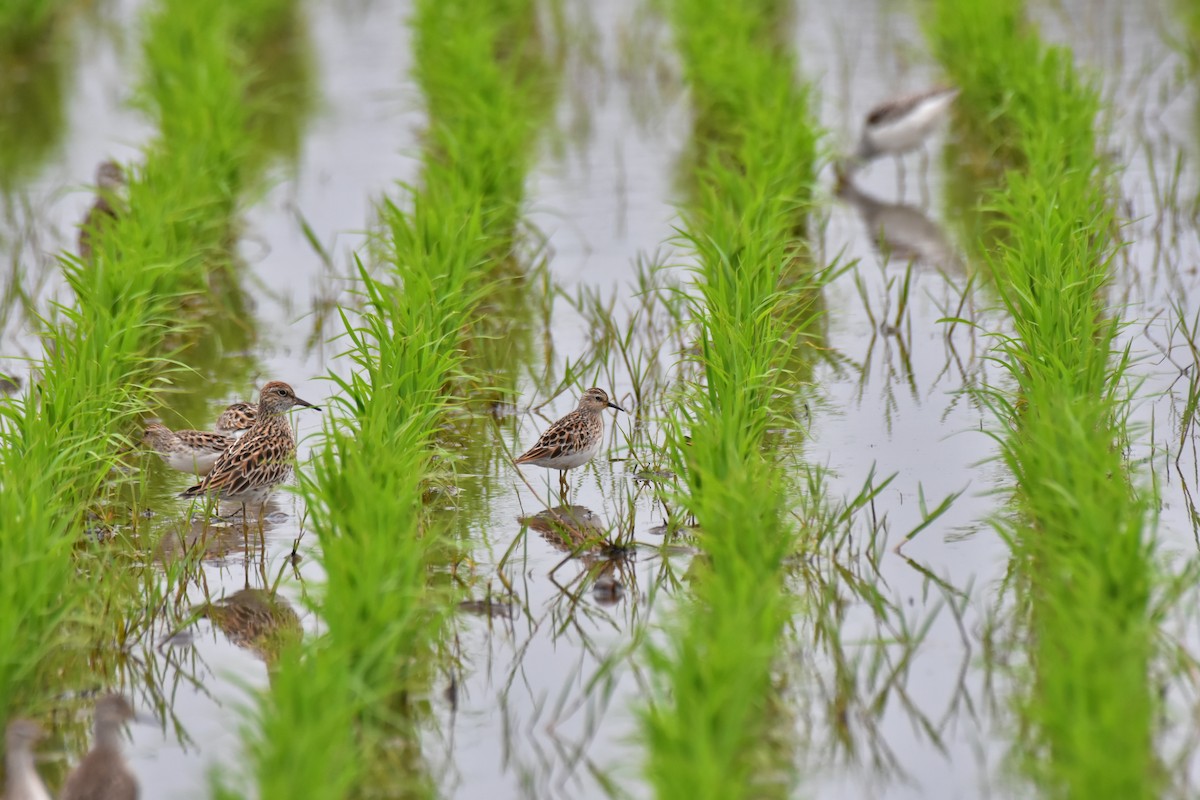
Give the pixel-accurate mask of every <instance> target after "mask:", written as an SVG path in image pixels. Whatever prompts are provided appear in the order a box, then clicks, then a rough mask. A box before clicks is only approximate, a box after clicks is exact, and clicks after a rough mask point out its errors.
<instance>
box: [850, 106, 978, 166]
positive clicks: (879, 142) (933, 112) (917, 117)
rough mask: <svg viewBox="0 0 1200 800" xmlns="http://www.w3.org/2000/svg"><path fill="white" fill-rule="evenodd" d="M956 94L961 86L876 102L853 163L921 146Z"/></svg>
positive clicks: (896, 153)
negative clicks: (878, 103) (876, 104)
mask: <svg viewBox="0 0 1200 800" xmlns="http://www.w3.org/2000/svg"><path fill="white" fill-rule="evenodd" d="M956 97H958V89H955V88H953V87H945V86H939V87H937V88H935V89H930V90H928V91H924V92H918V93H916V94H910V95H906V96H904V97H898V98H896V99H895V100H889V101H888V102H886V103H882V104H880V105H878V106H876V107H875V108H873V109H872V110H871V111H870V113H868V114H867V122H866V124H865V125H864V126H863V131H862V137H861V138H860V139H859V142H858V150H857V151H856V152H855V154H854V156H853V158H852V159H851V162H850V163H851V166H852V167H858V166H861V165H863V164H865V163H866V162H868V161H870V160H871V159H873V158H877V157H879V156H881V155H884V154H890V155H897V156H898V155H901V154H903V153H907V152H908V151H909V150H913V149H915V148H917V147H919V146H920V145H921V144H922V143H923V142H924V141H925V139H926V138H928V136H929V134H930V133H931V132H932V131H933V129H934V127H935V126H936V125H937V124H938V122H939V121H940V120H941V118H942V117H943V116H944V115H945V113H946V110H947V109H949V108H950V104H951V103H953V102H954V98H956Z"/></svg>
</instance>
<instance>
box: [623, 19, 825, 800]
mask: <svg viewBox="0 0 1200 800" xmlns="http://www.w3.org/2000/svg"><path fill="white" fill-rule="evenodd" d="M669 9H670V11H669V14H670V17H671V19H672V22H673V25H674V30H675V39H676V42H677V45H678V48H679V50H680V52H681V53H682V61H683V68H684V75H685V80H686V82H687V83H688V85H689V86H690V88H691V91H692V102H693V106H694V107H695V109H696V111H695V122H694V125H693V138H692V143H691V157H690V159H687V160H686V161H685V165H686V167H687V170H688V172H687V175H688V180H687V183H688V187H689V197H688V201H687V202H686V204H685V206H684V209H683V215H684V221H685V228H686V230H687V244H688V245H689V246H690V248H691V249H692V250H693V251H694V252H695V254H696V260H697V262H698V266H697V268H696V276H695V277H696V287H695V290H694V294H693V295H692V297H691V309H690V313H691V316H692V322H693V324H694V325H695V326H696V329H697V331H698V334H699V342H698V344H697V355H696V361H697V369H698V373H699V377H698V379H697V383H696V384H695V385H693V386H691V387H690V388H689V389H688V390H687V392H686V393H685V397H684V402H683V406H682V409H681V410H680V411H679V412H678V416H677V419H678V425H677V429H676V430H675V432H674V434H673V439H674V441H673V443H672V449H673V451H674V461H675V464H674V466H675V468H676V471H677V473H678V474H680V475H682V476H685V478H684V479H685V481H686V491H685V493H684V496H683V497H682V498H681V503H682V504H683V506H684V507H685V508H686V510H687V512H689V513H690V514H691V515H692V516H694V517H695V521H696V523H697V524H698V526H699V531H700V532H699V534H698V538H699V542H700V544H701V546H702V548H703V549H704V551H705V555H706V558H704V559H698V560H697V561H696V562H695V566H696V580H694V581H693V584H692V586H693V589H692V591H693V595H694V596H693V598H692V602H690V603H688V604H687V605H686V606H685V607H684V609H683V613H682V615H681V618H680V619H678V620H677V621H676V622H675V623H674V624H673V625H672V626H671V635H670V638H669V641H668V643H667V644H665V645H664V646H662V647H655V648H652V649H651V650H650V664H651V666H652V668H653V672H654V673H655V682H656V683H657V686H658V692H657V693H656V701H655V702H654V704H653V705H651V707H650V708H649V709H647V710H646V712H645V716H644V726H643V731H644V733H645V736H646V743H647V746H648V756H647V767H646V770H647V774H648V777H649V779H650V781H651V783H652V785H653V786H654V788H655V792H656V795H657V796H658V797H688V798H697V797H713V798H717V797H720V798H735V797H756V798H758V797H774V796H786V795H787V794H788V793H789V791H790V790H791V787H792V784H793V783H794V781H795V772H794V769H793V768H792V766H791V765H792V759H793V753H792V752H791V745H790V743H789V741H788V739H789V733H788V732H789V731H790V730H791V728H792V722H791V721H790V719H788V713H789V712H788V710H787V708H786V704H784V703H781V702H780V698H779V693H778V687H777V686H776V685H775V673H774V669H775V664H776V659H777V657H778V648H779V645H780V642H781V639H782V636H783V632H784V628H785V625H786V624H787V620H788V619H789V617H790V616H791V613H792V605H793V602H792V600H791V598H790V596H789V594H788V592H787V591H786V585H785V576H786V569H785V559H786V558H787V556H788V555H789V554H791V553H792V552H793V551H794V550H795V548H796V547H797V546H798V544H799V531H798V529H797V526H796V525H795V524H794V522H793V521H792V520H791V519H790V517H789V516H788V515H787V514H786V513H785V512H786V502H785V497H786V496H787V493H788V489H787V484H786V481H785V479H784V477H783V471H782V469H781V466H780V464H779V463H778V461H777V458H778V456H777V454H776V453H775V452H774V450H773V448H772V446H771V445H770V444H769V439H770V437H769V435H768V432H769V430H770V429H772V428H777V427H778V428H785V429H786V428H790V427H793V426H794V421H793V422H789V421H788V418H787V416H785V415H784V414H783V413H781V412H785V411H786V410H787V408H788V407H789V404H790V397H791V395H792V393H794V392H795V391H797V390H798V389H799V384H800V383H802V381H803V379H804V371H803V370H804V368H803V367H800V368H799V369H801V371H800V372H793V371H792V370H796V369H797V366H796V365H797V363H807V361H808V360H807V359H804V358H801V359H799V362H794V361H791V360H790V359H791V358H792V351H793V349H794V348H799V349H803V348H804V346H805V340H804V335H805V332H806V331H808V330H809V325H810V323H811V321H812V315H811V312H812V311H813V308H814V307H813V304H812V298H811V296H809V295H808V290H809V289H811V288H812V287H813V285H814V279H813V277H812V275H811V274H809V273H808V272H807V270H806V269H805V267H804V264H803V262H802V261H800V260H799V259H797V256H798V254H799V253H798V250H799V240H798V237H799V236H800V235H801V234H802V233H803V232H804V230H805V227H806V224H805V223H806V209H807V208H808V201H809V195H810V192H811V186H812V182H813V172H814V164H815V159H816V140H817V132H816V129H815V127H814V126H813V123H812V122H811V115H810V112H809V108H808V97H807V93H806V91H805V90H804V89H802V88H801V87H798V86H797V84H796V78H795V62H794V59H793V57H792V55H791V52H790V50H789V49H788V47H787V45H786V44H784V40H783V37H782V35H781V34H782V32H783V31H785V30H786V29H787V26H786V25H785V24H784V23H785V22H786V16H787V7H786V4H783V3H778V2H773V1H772V0H764V2H754V3H744V2H713V1H712V0H677V1H676V2H672V3H670V4H669ZM797 300H799V301H800V302H797ZM781 399H783V400H785V402H781ZM685 437H687V438H685Z"/></svg>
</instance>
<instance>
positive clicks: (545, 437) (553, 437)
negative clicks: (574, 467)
mask: <svg viewBox="0 0 1200 800" xmlns="http://www.w3.org/2000/svg"><path fill="white" fill-rule="evenodd" d="M575 420H576V418H575V412H571V413H570V414H567V415H566V416H565V417H563V418H562V419H560V420H558V421H557V422H555V423H554V424H553V425H551V426H550V427H549V428H547V429H546V432H545V433H543V434H542V435H541V437H540V438H539V439H538V440H537V443H536V444H534V446H533V447H531V448H529V449H528V450H526V451H525V452H524V453H522V454H521V455H519V456H517V457H516V458H515V459H514V460H513V463H514V464H526V463H528V462H530V461H537V460H539V459H542V458H555V457H557V456H561V455H564V454H566V453H567V452H568V450H569V446H570V444H571V441H572V439H573V438H574V437H573V436H572V432H573V430H574V428H575V427H576V426H577V424H578V423H577V422H576V421H575Z"/></svg>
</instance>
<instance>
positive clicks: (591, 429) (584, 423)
mask: <svg viewBox="0 0 1200 800" xmlns="http://www.w3.org/2000/svg"><path fill="white" fill-rule="evenodd" d="M606 408H615V409H617V410H618V411H624V410H625V409H623V408H621V407H620V406H619V405H617V404H616V403H614V402H612V401H611V400H609V399H608V393H607V392H605V391H604V390H603V389H597V388H595V387H593V388H591V389H588V390H587V391H586V392H584V393H583V396H582V397H580V398H579V407H578V408H576V409H575V410H574V411H572V412H571V413H570V414H567V415H566V416H565V417H563V418H562V419H560V420H558V421H557V422H555V423H554V424H553V425H551V426H550V427H549V428H547V429H546V432H545V433H543V434H542V435H541V438H539V439H538V440H537V444H535V445H534V446H533V447H531V448H529V450H527V451H526V452H524V453H522V454H521V455H519V456H517V457H516V459H514V460H513V463H514V464H533V465H534V466H535V467H545V468H546V469H556V470H558V471H559V473H558V486H559V489H560V490H561V491H562V492H564V493H565V492H566V491H567V488H568V487H567V470H569V469H574V468H575V467H578V466H582V465H583V464H586V463H587V462H589V461H591V460H592V458H593V457H594V456H595V455H596V453H598V452H600V444H601V442H602V441H603V439H604V409H606Z"/></svg>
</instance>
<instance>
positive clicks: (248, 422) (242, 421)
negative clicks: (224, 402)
mask: <svg viewBox="0 0 1200 800" xmlns="http://www.w3.org/2000/svg"><path fill="white" fill-rule="evenodd" d="M257 421H258V406H256V405H254V404H253V403H231V404H230V405H229V407H228V408H226V409H225V410H224V411H222V412H221V416H219V417H217V424H216V427H215V430H216V431H217V433H223V434H225V435H226V436H241V435H242V434H244V433H245V432H246V431H248V430H250V429H251V428H253V427H254V423H255V422H257Z"/></svg>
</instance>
